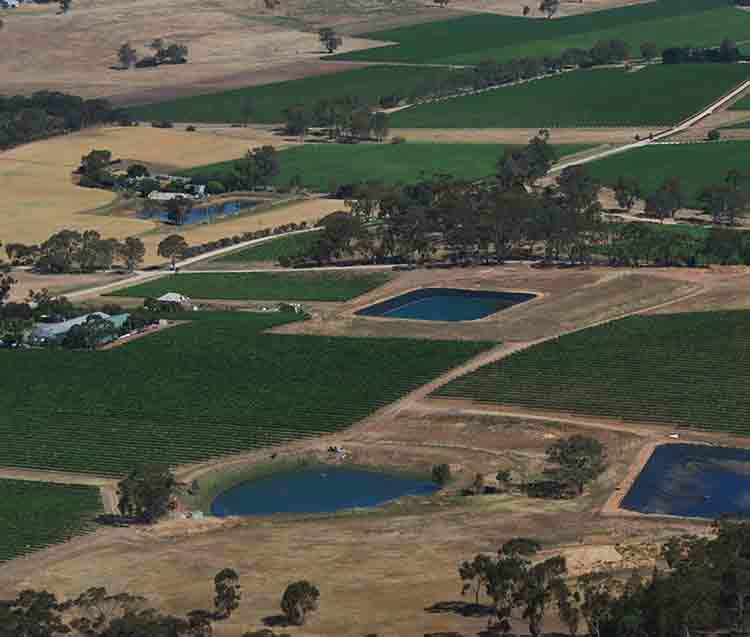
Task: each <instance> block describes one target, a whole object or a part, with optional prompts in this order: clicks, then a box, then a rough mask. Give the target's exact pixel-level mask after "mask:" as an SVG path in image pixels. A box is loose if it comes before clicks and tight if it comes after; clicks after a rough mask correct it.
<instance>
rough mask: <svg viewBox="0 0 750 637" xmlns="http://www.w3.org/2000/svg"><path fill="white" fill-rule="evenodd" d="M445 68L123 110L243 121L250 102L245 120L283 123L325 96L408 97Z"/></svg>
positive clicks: (370, 71) (396, 70)
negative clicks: (294, 110) (288, 114)
mask: <svg viewBox="0 0 750 637" xmlns="http://www.w3.org/2000/svg"><path fill="white" fill-rule="evenodd" d="M450 73H451V71H449V70H447V69H432V68H425V69H415V68H405V67H386V66H378V67H371V68H365V69H357V70H354V71H344V72H342V73H333V74H330V75H320V76H318V77H308V78H305V79H301V80H290V81H288V82H278V83H276V84H264V85H262V86H252V87H248V88H243V89H236V90H232V91H223V92H221V93H211V94H209V95H196V96H194V97H183V98H180V99H176V100H170V101H166V102H159V103H158V104H147V105H143V106H134V107H132V108H128V109H127V111H128V113H129V114H130V115H131V117H133V118H135V119H137V120H142V121H156V120H167V121H172V122H207V123H232V124H239V123H245V121H246V116H245V113H244V109H245V105H246V104H247V103H248V102H249V103H251V104H252V114H251V117H250V121H251V122H253V123H256V124H275V123H278V122H282V121H284V110H285V109H287V108H289V107H290V106H295V105H297V104H304V105H306V106H312V105H313V103H314V102H315V101H317V100H319V99H322V98H324V97H347V96H355V97H358V98H360V99H361V100H364V101H365V102H368V103H370V104H377V102H378V100H379V99H380V98H381V97H385V96H388V95H394V94H396V95H400V96H403V97H410V96H411V95H412V94H413V93H414V91H415V89H417V88H418V87H420V86H422V85H427V86H430V85H432V84H433V83H434V81H435V80H436V79H440V78H444V77H446V76H447V75H449V74H450Z"/></svg>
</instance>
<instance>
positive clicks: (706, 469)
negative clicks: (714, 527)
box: [621, 444, 750, 519]
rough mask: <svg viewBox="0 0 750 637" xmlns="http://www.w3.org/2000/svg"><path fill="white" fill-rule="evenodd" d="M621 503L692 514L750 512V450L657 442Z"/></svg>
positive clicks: (659, 511)
mask: <svg viewBox="0 0 750 637" xmlns="http://www.w3.org/2000/svg"><path fill="white" fill-rule="evenodd" d="M621 506H622V508H624V509H629V510H631V511H638V512H640V513H651V514H662V515H680V516H686V517H694V518H711V519H713V518H718V517H720V516H722V515H724V514H727V515H731V516H733V517H747V516H750V450H749V449H735V448H731V447H711V446H708V445H688V444H666V445H660V446H658V447H657V448H656V449H655V450H654V452H653V454H652V455H651V458H649V461H648V462H647V463H646V466H645V467H644V468H643V470H642V471H641V473H640V475H639V476H638V479H637V480H636V481H635V483H634V484H633V486H632V487H631V488H630V491H628V493H627V495H626V496H625V498H624V499H623V501H622V504H621Z"/></svg>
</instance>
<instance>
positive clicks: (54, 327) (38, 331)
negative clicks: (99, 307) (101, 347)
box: [31, 312, 110, 340]
mask: <svg viewBox="0 0 750 637" xmlns="http://www.w3.org/2000/svg"><path fill="white" fill-rule="evenodd" d="M94 316H98V317H99V318H103V319H109V318H110V316H109V314H105V313H104V312H92V313H91V314H84V315H83V316H77V317H76V318H72V319H68V320H67V321H62V322H60V323H37V324H36V326H35V327H34V329H33V331H32V332H31V339H32V340H49V339H53V338H59V337H61V336H65V334H67V333H68V332H69V331H70V328H71V327H74V326H76V325H83V324H84V323H85V322H86V321H87V320H88V319H89V317H94Z"/></svg>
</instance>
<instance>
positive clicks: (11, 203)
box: [0, 126, 308, 262]
mask: <svg viewBox="0 0 750 637" xmlns="http://www.w3.org/2000/svg"><path fill="white" fill-rule="evenodd" d="M225 132H226V134H225ZM260 144H274V145H276V146H278V147H284V146H288V145H290V142H288V141H284V140H282V139H281V138H278V137H274V136H273V135H271V133H270V132H267V131H263V130H258V129H230V130H228V131H221V130H216V129H206V130H200V131H198V132H194V133H187V132H184V131H181V130H176V129H155V128H151V127H146V126H141V127H133V128H100V129H92V130H88V131H84V132H81V133H76V134H73V135H67V136H64V137H56V138H53V139H49V140H45V141H40V142H35V143H33V144H27V145H25V146H20V147H18V148H15V149H12V150H10V151H6V152H4V153H0V180H1V181H2V183H3V194H4V197H3V199H2V201H0V240H2V241H3V242H6V243H8V242H20V243H37V242H39V241H43V240H44V239H46V238H47V237H48V236H49V235H51V234H52V233H53V232H57V231H59V230H61V229H63V228H69V229H73V230H84V229H89V228H92V229H96V230H98V231H99V232H101V234H102V235H104V236H113V237H117V238H124V237H126V236H129V235H144V234H145V233H151V232H155V231H157V230H158V228H157V226H156V224H154V223H152V222H150V221H144V220H140V219H136V218H133V217H128V216H124V215H109V216H107V215H102V214H85V212H86V211H91V210H94V209H96V208H98V207H101V206H104V205H106V204H109V203H110V202H112V201H113V200H114V197H113V195H112V193H111V192H108V191H105V190H97V189H91V188H81V187H79V186H76V185H75V184H74V183H73V182H72V181H71V171H72V170H74V169H75V168H76V167H77V166H78V164H79V163H80V160H81V157H82V156H83V155H85V154H86V153H88V152H89V151H91V150H92V149H94V148H98V149H108V150H111V151H112V155H113V157H114V158H119V159H131V160H140V161H144V162H149V163H154V164H158V165H159V166H162V167H164V168H170V167H173V168H187V167H190V166H193V165H196V164H203V163H208V162H216V161H225V160H228V159H234V158H237V157H239V156H241V155H242V154H243V153H244V152H245V151H246V150H247V149H248V148H252V147H254V146H257V145H260ZM303 214H307V212H305V213H303ZM281 218H289V219H290V220H294V219H293V213H292V214H291V215H290V214H287V215H286V216H285V214H284V213H281V212H280V211H276V212H274V213H273V214H272V215H271V216H269V217H263V219H261V215H257V216H256V217H255V218H254V219H253V221H252V222H251V223H247V224H244V226H243V222H242V221H240V220H238V221H237V222H236V224H235V227H240V226H243V227H244V228H245V229H257V228H260V227H268V225H267V224H268V223H271V221H267V219H270V220H272V221H273V222H275V221H276V220H278V219H281ZM305 218H308V217H305ZM264 224H265V225H264ZM216 227H217V228H218V227H219V226H218V225H217V226H216ZM192 232H193V231H191V230H186V231H185V234H186V236H187V237H188V239H189V240H190V241H192V240H191V239H190V234H191V233H192ZM196 232H200V236H201V237H203V236H205V235H206V234H212V233H211V232H207V231H206V230H202V231H196ZM221 236H226V235H224V234H222V235H221ZM144 240H146V237H144ZM201 240H204V239H201ZM149 256H151V257H152V256H154V255H153V254H152V255H149ZM149 262H150V260H149Z"/></svg>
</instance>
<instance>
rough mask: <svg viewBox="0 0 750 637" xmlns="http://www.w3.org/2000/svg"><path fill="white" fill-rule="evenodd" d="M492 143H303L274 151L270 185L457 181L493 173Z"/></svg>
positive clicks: (495, 149)
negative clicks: (276, 167)
mask: <svg viewBox="0 0 750 637" xmlns="http://www.w3.org/2000/svg"><path fill="white" fill-rule="evenodd" d="M587 148H591V145H585V144H562V145H559V146H556V150H557V153H558V155H559V156H561V157H562V156H563V155H570V154H573V153H577V152H580V151H582V150H586V149H587ZM504 149H505V148H504V147H503V146H499V145H496V144H441V143H429V142H428V143H418V142H407V143H405V144H306V145H304V146H298V147H297V148H288V149H286V150H282V151H280V152H279V154H278V157H279V164H280V167H281V172H280V174H279V175H278V176H277V177H276V178H275V180H274V183H276V184H277V185H285V184H288V183H289V182H290V180H291V179H292V178H293V177H295V176H299V177H300V178H301V179H302V183H303V184H304V186H305V187H306V188H309V189H311V190H316V191H318V192H333V191H335V190H336V187H337V186H339V185H342V184H351V183H356V182H361V181H370V180H381V181H384V182H386V183H391V184H397V183H415V182H417V181H419V180H420V179H422V178H426V177H431V176H432V175H434V174H449V175H452V176H453V177H457V178H459V179H481V178H482V177H487V176H488V175H491V174H493V172H494V171H495V164H496V163H497V160H498V159H499V158H500V156H501V155H502V154H503V151H504ZM234 163H235V162H234V161H227V162H220V163H217V164H211V165H208V166H199V167H197V168H191V169H190V170H186V171H183V172H182V173H181V174H183V175H186V176H188V177H198V176H199V177H200V178H201V179H203V180H207V179H219V180H221V178H222V175H226V174H227V173H231V172H232V170H233V166H234Z"/></svg>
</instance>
